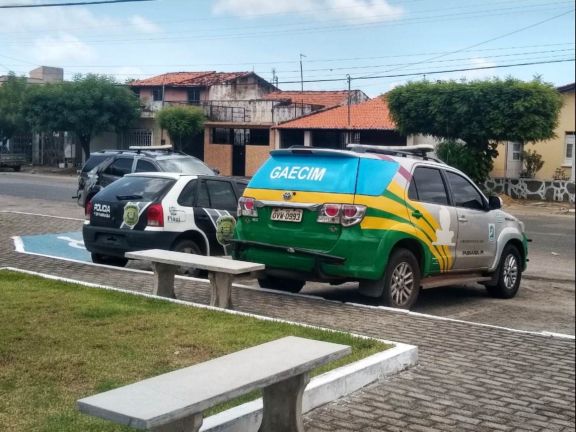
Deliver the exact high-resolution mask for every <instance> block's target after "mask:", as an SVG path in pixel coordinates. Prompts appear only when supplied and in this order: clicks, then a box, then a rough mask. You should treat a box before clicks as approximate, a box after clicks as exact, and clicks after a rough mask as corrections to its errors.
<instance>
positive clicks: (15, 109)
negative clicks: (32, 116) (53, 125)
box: [0, 73, 28, 147]
mask: <svg viewBox="0 0 576 432" xmlns="http://www.w3.org/2000/svg"><path fill="white" fill-rule="evenodd" d="M27 90H28V83H27V81H26V78H24V77H17V76H16V75H14V73H10V74H9V75H8V79H7V80H6V81H5V82H4V84H2V85H1V86H0V147H3V146H5V145H6V143H7V142H8V140H9V139H10V138H12V137H13V136H14V135H15V134H16V133H17V132H23V131H25V130H26V126H27V125H26V119H25V117H24V113H23V107H24V99H25V96H26V92H27Z"/></svg>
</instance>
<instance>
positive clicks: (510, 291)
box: [486, 244, 522, 299]
mask: <svg viewBox="0 0 576 432" xmlns="http://www.w3.org/2000/svg"><path fill="white" fill-rule="evenodd" d="M521 260H522V257H521V256H520V252H518V248H516V246H514V245H511V244H508V245H506V247H505V248H504V250H503V251H502V256H501V257H500V263H499V264H498V270H497V271H496V279H495V281H496V283H493V284H486V289H487V290H488V293H489V294H490V295H491V296H492V297H497V298H503V299H509V298H512V297H514V296H515V295H516V293H517V292H518V289H519V288H520V280H521V279H522V265H521V262H522V261H521Z"/></svg>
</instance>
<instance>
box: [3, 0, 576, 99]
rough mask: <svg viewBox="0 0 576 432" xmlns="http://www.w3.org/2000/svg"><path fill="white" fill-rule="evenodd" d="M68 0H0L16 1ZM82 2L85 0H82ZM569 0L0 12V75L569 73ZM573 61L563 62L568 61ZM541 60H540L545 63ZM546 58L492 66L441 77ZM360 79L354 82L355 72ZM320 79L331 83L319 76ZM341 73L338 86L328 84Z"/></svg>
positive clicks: (257, 3) (268, 0)
mask: <svg viewBox="0 0 576 432" xmlns="http://www.w3.org/2000/svg"><path fill="white" fill-rule="evenodd" d="M63 1H64V0H34V1H32V0H0V6H2V5H13V4H20V5H25V4H41V3H61V2H63ZM77 1H82V0H77ZM574 27H575V25H574V1H573V0H467V1H461V0H388V1H387V0H189V1H188V0H155V1H143V2H134V3H121V4H103V5H91V6H88V5H84V6H70V7H49V8H48V7H45V8H21V9H3V8H0V75H3V74H5V73H7V72H8V71H9V70H10V71H14V72H16V73H17V74H19V75H24V74H27V73H28V71H30V70H31V69H33V68H35V67H37V66H39V65H46V66H59V67H63V68H64V70H65V75H66V77H67V78H70V77H72V75H74V74H75V73H87V72H94V73H103V74H108V75H113V76H115V77H116V78H117V80H118V81H121V82H123V81H125V80H126V79H129V78H145V77H149V76H153V75H157V74H160V73H164V72H176V71H203V70H216V71H254V72H256V73H258V74H259V75H260V76H262V77H263V78H265V79H267V80H271V79H272V76H273V72H272V70H273V69H274V70H275V71H276V72H275V73H276V76H277V78H278V82H279V87H280V88H282V89H284V90H290V89H300V63H299V61H300V58H301V57H300V54H303V55H304V56H305V57H302V65H303V72H304V73H303V75H304V80H305V81H318V82H304V88H305V89H308V90H335V89H345V88H347V82H346V76H347V75H350V76H351V77H352V78H353V79H352V88H356V89H361V90H363V91H364V92H365V93H367V94H368V95H369V96H376V95H378V94H380V93H383V92H386V91H388V90H389V89H390V88H392V87H394V86H396V85H398V84H402V83H404V82H407V81H409V80H419V79H422V77H423V76H424V75H425V76H426V78H428V79H433V80H437V79H468V80H471V79H478V78H489V77H492V76H499V77H505V76H513V77H516V78H520V79H523V80H529V79H531V78H532V77H534V76H535V75H540V76H542V79H543V80H544V81H546V82H551V83H553V84H554V85H563V84H568V83H571V82H574V81H575V78H574V60H573V59H574V48H575V45H574V39H575V29H574ZM566 60H570V61H566ZM544 62H547V63H544ZM519 63H542V64H532V65H524V66H513V67H505V68H504V67H503V68H495V69H478V70H470V71H458V72H452V73H448V72H442V73H434V72H439V71H449V70H455V69H472V68H483V67H484V68H485V67H493V66H504V65H515V64H519ZM359 78H361V79H359ZM319 80H327V81H319ZM330 80H337V81H330Z"/></svg>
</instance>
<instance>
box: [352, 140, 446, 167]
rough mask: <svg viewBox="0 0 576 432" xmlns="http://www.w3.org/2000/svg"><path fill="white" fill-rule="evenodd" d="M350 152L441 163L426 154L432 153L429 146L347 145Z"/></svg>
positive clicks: (432, 147) (431, 146) (431, 147)
mask: <svg viewBox="0 0 576 432" xmlns="http://www.w3.org/2000/svg"><path fill="white" fill-rule="evenodd" d="M346 147H347V148H349V149H350V150H352V151H355V152H357V153H366V152H371V153H381V154H389V155H394V156H403V157H406V156H416V157H421V158H422V159H424V160H433V161H435V162H440V163H443V162H442V161H441V160H439V159H436V158H435V157H431V156H428V153H430V152H432V151H434V146H433V145H431V144H417V145H413V146H381V145H370V144H348V145H347V146H346Z"/></svg>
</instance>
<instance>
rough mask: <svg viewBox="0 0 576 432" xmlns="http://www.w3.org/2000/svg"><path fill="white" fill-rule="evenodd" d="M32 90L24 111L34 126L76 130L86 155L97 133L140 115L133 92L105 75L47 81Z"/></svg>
mask: <svg viewBox="0 0 576 432" xmlns="http://www.w3.org/2000/svg"><path fill="white" fill-rule="evenodd" d="M32 90H33V91H31V92H30V94H29V96H28V98H27V101H26V107H25V114H26V117H27V119H28V120H29V121H30V123H31V124H32V125H33V127H34V129H35V130H36V131H39V132H53V131H69V132H74V133H75V134H76V135H77V136H78V139H79V140H80V144H81V145H82V149H83V151H84V154H85V156H86V158H88V156H89V155H90V140H91V139H92V137H93V136H94V135H97V134H99V133H102V132H106V131H116V132H121V131H123V130H126V129H127V128H128V127H130V126H131V125H132V124H133V123H134V121H136V119H138V117H139V115H140V107H139V103H138V98H137V97H136V96H135V95H134V93H133V92H132V91H130V90H129V89H128V88H127V87H125V86H122V85H119V84H117V83H116V82H115V81H114V80H113V79H112V78H109V77H107V76H103V75H93V74H88V75H86V76H82V75H78V76H76V77H75V78H74V80H73V81H71V82H63V83H57V84H46V85H43V86H38V87H35V88H33V89H32Z"/></svg>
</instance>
